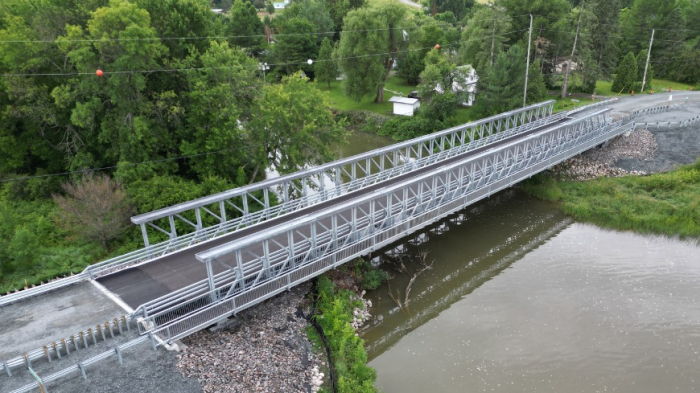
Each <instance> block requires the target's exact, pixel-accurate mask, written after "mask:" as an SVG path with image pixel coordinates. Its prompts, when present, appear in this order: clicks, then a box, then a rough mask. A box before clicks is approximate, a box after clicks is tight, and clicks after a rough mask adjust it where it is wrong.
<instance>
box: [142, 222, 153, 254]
mask: <svg viewBox="0 0 700 393" xmlns="http://www.w3.org/2000/svg"><path fill="white" fill-rule="evenodd" d="M141 235H142V236H143V244H144V245H145V246H146V248H148V247H150V245H151V243H149V241H148V231H147V230H146V224H145V223H144V224H141Z"/></svg>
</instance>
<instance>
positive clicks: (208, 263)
mask: <svg viewBox="0 0 700 393" xmlns="http://www.w3.org/2000/svg"><path fill="white" fill-rule="evenodd" d="M205 265H206V266H207V283H208V284H209V291H210V292H211V301H212V302H215V301H216V300H217V297H218V296H217V295H216V293H215V292H214V289H215V287H214V269H212V268H211V259H208V260H207V261H206V262H205Z"/></svg>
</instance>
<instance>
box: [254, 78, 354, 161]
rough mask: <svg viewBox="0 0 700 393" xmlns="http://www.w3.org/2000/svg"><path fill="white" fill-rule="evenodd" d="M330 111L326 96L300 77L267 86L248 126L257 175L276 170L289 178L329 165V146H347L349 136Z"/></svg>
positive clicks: (330, 155) (313, 84) (285, 79)
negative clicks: (302, 170)
mask: <svg viewBox="0 0 700 393" xmlns="http://www.w3.org/2000/svg"><path fill="white" fill-rule="evenodd" d="M327 108H328V104H327V98H326V95H325V94H324V93H322V92H321V91H320V90H318V89H317V88H316V86H315V83H312V82H309V80H308V78H306V77H302V76H301V75H300V74H298V73H297V74H293V75H290V76H289V77H285V78H283V79H282V83H280V84H276V85H265V86H264V87H263V95H262V97H261V98H260V100H259V101H258V103H257V107H256V109H255V114H254V116H253V119H252V120H251V122H250V123H249V125H248V134H249V136H248V137H249V139H250V141H251V146H253V147H254V151H253V152H252V154H253V159H254V161H255V163H256V167H257V169H256V172H257V171H261V170H263V169H264V168H268V167H273V168H275V169H276V170H277V171H279V173H281V174H287V173H291V172H295V171H297V170H299V169H300V168H301V167H302V166H304V165H307V164H311V165H317V164H321V163H323V162H326V161H328V160H329V159H330V158H331V157H332V154H331V153H332V152H331V150H330V148H329V146H330V144H331V143H344V142H345V133H346V132H345V129H344V124H343V123H339V122H336V121H335V119H334V118H333V114H332V113H331V111H330V110H328V109H327Z"/></svg>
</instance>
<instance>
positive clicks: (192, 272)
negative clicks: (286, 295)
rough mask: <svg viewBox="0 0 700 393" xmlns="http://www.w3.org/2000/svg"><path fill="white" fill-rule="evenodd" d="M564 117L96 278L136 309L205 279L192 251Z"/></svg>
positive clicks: (373, 188)
mask: <svg viewBox="0 0 700 393" xmlns="http://www.w3.org/2000/svg"><path fill="white" fill-rule="evenodd" d="M563 121H564V120H561V121H558V122H554V123H550V124H548V125H546V126H543V127H540V128H536V129H533V130H530V131H527V132H524V133H522V134H519V135H517V136H513V137H510V138H505V139H503V140H500V141H498V142H495V143H492V144H490V145H487V146H484V147H481V148H478V149H474V150H472V151H469V152H466V153H464V154H461V155H458V156H455V157H452V158H450V159H447V160H444V161H442V162H439V163H436V164H433V165H431V166H426V167H423V168H420V169H418V170H415V171H413V172H410V173H408V174H405V175H402V176H398V177H396V178H394V179H391V180H388V181H385V182H382V183H379V184H376V185H373V186H370V187H367V188H364V189H362V190H360V191H356V192H353V193H349V194H346V195H343V196H341V197H338V198H334V199H332V200H329V201H326V202H323V203H319V204H316V205H313V206H310V207H308V208H306V209H303V210H299V211H296V212H294V213H290V214H287V215H285V216H282V217H278V218H276V219H272V220H269V221H264V222H262V223H260V224H257V225H255V226H252V227H249V228H244V229H242V230H239V231H237V232H233V233H231V234H228V235H225V236H222V237H219V238H216V239H213V240H211V241H208V242H204V243H201V244H199V245H196V246H193V247H191V248H188V249H186V250H183V251H180V252H178V253H175V254H170V255H166V256H164V257H163V258H160V259H157V260H154V261H152V262H149V263H147V264H144V265H140V266H136V267H133V268H130V269H126V270H123V271H121V272H118V273H115V274H112V275H109V276H105V277H102V278H99V279H98V281H99V282H100V283H101V284H102V285H104V286H105V287H106V288H108V289H109V290H110V291H112V292H114V293H115V294H116V295H117V296H119V297H120V298H121V299H122V300H123V301H124V302H125V303H127V304H128V305H129V306H130V307H132V308H134V309H136V308H137V307H138V306H140V305H141V304H144V303H146V302H148V301H151V300H154V299H157V298H159V297H161V296H164V295H167V294H168V293H170V292H172V291H175V290H177V289H180V288H183V287H185V286H187V285H190V284H194V283H196V282H198V281H201V280H204V279H206V278H207V272H206V268H205V266H204V264H203V263H201V262H199V261H197V259H196V258H195V254H197V253H199V252H202V251H205V250H207V249H210V248H213V247H216V246H219V245H222V244H225V243H228V242H231V241H234V240H237V239H240V238H242V237H245V236H248V235H251V234H254V233H256V232H257V231H260V230H262V229H266V228H270V227H273V226H276V225H280V224H283V223H285V222H290V221H293V220H294V219H297V218H299V217H302V216H305V215H308V214H310V213H313V212H317V211H319V210H322V209H325V208H328V207H330V206H333V205H336V204H339V203H342V202H345V201H348V200H350V199H352V198H355V197H357V196H358V195H362V194H365V193H369V192H373V191H376V190H378V189H381V188H383V187H386V186H388V185H391V184H396V183H399V182H402V181H405V180H406V179H409V178H411V177H413V176H416V175H419V174H422V173H426V172H429V171H433V170H435V169H437V168H440V167H442V166H446V165H449V164H452V163H454V162H458V161H460V160H463V159H465V158H467V157H470V156H473V155H476V154H479V153H481V152H484V151H486V150H489V149H492V148H494V147H496V146H500V145H503V144H506V143H509V142H512V141H514V140H517V139H520V138H523V137H526V136H528V135H531V134H533V133H536V132H539V131H542V130H544V129H548V128H551V127H554V126H556V125H558V124H560V123H561V122H563ZM212 268H213V269H214V273H220V272H223V271H224V270H226V269H225V267H223V266H221V265H218V264H212Z"/></svg>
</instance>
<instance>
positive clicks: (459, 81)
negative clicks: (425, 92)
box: [435, 65, 479, 106]
mask: <svg viewBox="0 0 700 393" xmlns="http://www.w3.org/2000/svg"><path fill="white" fill-rule="evenodd" d="M478 81H479V76H478V75H476V71H475V70H474V67H472V66H470V65H462V66H459V67H457V68H455V70H454V71H453V75H452V92H453V93H455V94H457V95H458V96H461V97H462V98H463V101H462V102H461V105H463V106H472V105H473V104H474V98H475V97H476V82H478ZM435 91H436V92H438V93H442V92H443V89H442V85H440V84H438V85H437V86H436V87H435Z"/></svg>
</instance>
